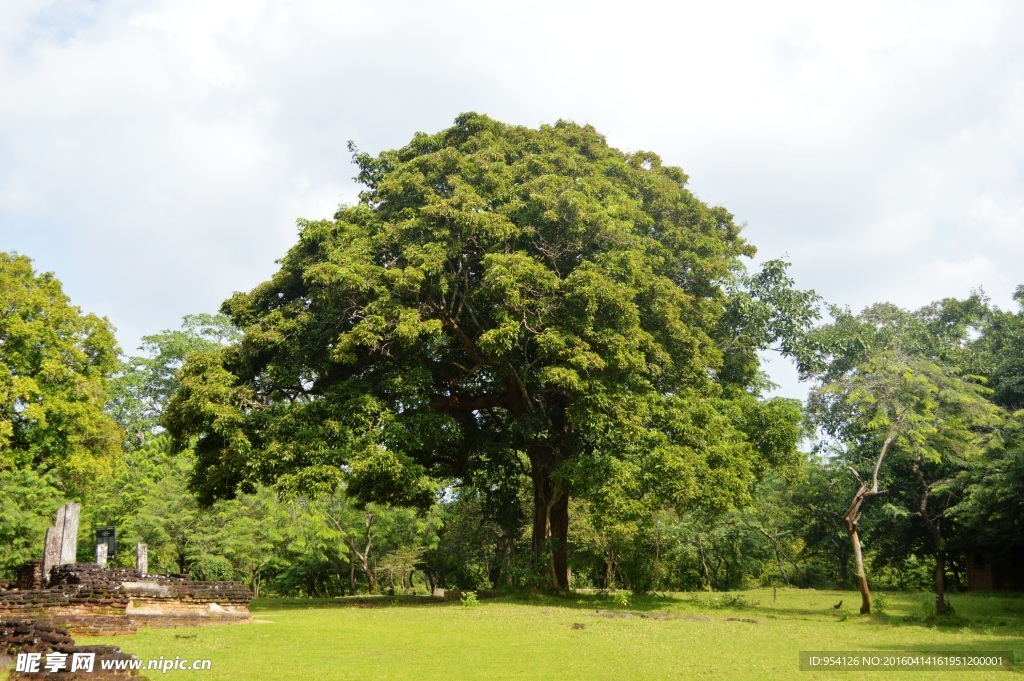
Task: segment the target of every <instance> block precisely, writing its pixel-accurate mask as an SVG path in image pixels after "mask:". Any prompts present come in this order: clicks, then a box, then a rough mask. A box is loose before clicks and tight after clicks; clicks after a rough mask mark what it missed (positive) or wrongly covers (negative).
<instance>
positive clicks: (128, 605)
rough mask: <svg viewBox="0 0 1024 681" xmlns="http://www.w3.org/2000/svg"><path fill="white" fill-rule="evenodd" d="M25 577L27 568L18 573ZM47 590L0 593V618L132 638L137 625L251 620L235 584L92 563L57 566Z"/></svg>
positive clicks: (241, 588)
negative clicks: (34, 621)
mask: <svg viewBox="0 0 1024 681" xmlns="http://www.w3.org/2000/svg"><path fill="white" fill-rule="evenodd" d="M23 571H24V572H25V573H26V574H28V572H29V570H28V568H27V566H26V568H25V569H24V570H23ZM49 584H50V585H49V587H48V588H46V589H21V588H17V587H13V588H6V589H0V616H4V615H7V616H17V617H32V618H36V619H39V620H42V621H46V622H50V623H54V624H62V625H65V626H69V627H70V628H71V630H72V632H73V633H75V634H88V635H92V634H97V635H108V634H131V633H134V632H135V630H136V624H137V623H141V624H144V625H145V626H188V625H195V624H213V623H221V622H232V621H246V620H248V619H250V614H249V601H250V600H252V594H251V592H250V591H249V589H248V588H246V587H245V585H244V584H241V583H239V582H204V581H194V580H192V579H191V578H190V577H188V576H187V575H172V576H167V575H142V574H141V573H139V571H138V570H135V569H132V568H113V569H108V568H102V567H100V566H99V565H96V564H94V563H75V564H71V565H58V566H55V567H54V568H53V570H52V571H51V572H50V582H49Z"/></svg>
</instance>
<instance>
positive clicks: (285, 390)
mask: <svg viewBox="0 0 1024 681" xmlns="http://www.w3.org/2000/svg"><path fill="white" fill-rule="evenodd" d="M355 160H356V163H357V165H358V167H359V175H358V180H359V181H360V182H361V183H362V184H363V185H364V186H365V191H363V192H362V194H361V195H360V200H359V202H358V204H356V205H354V206H343V207H342V208H341V209H340V210H339V211H338V212H337V214H336V215H335V216H334V219H333V220H321V221H300V232H299V241H298V243H297V244H296V245H295V246H294V247H293V248H292V249H291V250H290V251H289V252H288V254H287V255H286V256H285V257H284V258H283V259H282V260H281V267H280V270H279V271H278V272H277V273H276V274H275V275H274V276H273V278H272V279H270V280H269V281H267V282H265V283H263V284H261V285H260V286H258V287H256V288H255V289H254V290H253V291H251V292H249V293H239V294H236V295H235V296H234V297H232V298H231V299H230V300H228V301H227V302H226V303H225V304H224V306H223V311H224V312H225V313H226V314H227V315H229V317H230V318H231V320H232V322H233V323H234V324H235V325H237V326H238V327H239V328H241V329H242V330H243V332H244V337H243V339H242V340H241V341H240V342H238V343H235V344H233V345H231V346H229V347H228V348H226V349H225V350H224V351H222V352H211V353H207V354H205V355H197V356H193V358H192V360H191V361H189V362H188V363H187V364H186V366H185V367H184V369H183V373H182V378H181V389H180V390H179V391H178V392H177V394H176V396H175V398H174V399H173V401H172V403H171V405H170V408H169V409H168V412H167V414H166V415H165V417H164V424H165V425H166V426H167V428H168V429H169V431H170V432H171V433H172V435H173V436H174V438H175V442H176V445H177V446H178V447H186V446H190V445H192V444H194V446H195V449H196V453H197V466H196V472H195V475H194V476H193V479H192V486H193V488H194V489H195V490H196V491H197V492H198V493H199V495H200V496H201V498H202V499H204V500H206V501H210V500H212V499H213V498H215V497H218V496H230V495H231V494H233V493H235V492H236V490H238V489H251V488H252V487H253V486H254V485H255V484H256V483H258V482H260V481H275V482H277V483H278V484H279V485H282V486H285V487H293V488H298V489H303V490H309V489H314V488H316V487H319V486H324V487H330V486H332V485H335V484H337V483H338V482H339V481H341V480H342V479H347V480H346V485H347V489H348V491H349V492H350V493H351V494H353V495H354V496H356V497H357V498H358V499H361V500H362V501H364V502H368V501H383V502H390V503H398V504H414V505H419V506H426V505H428V504H429V503H430V501H431V500H432V499H433V497H434V495H435V494H436V493H437V483H436V482H435V481H437V480H441V481H445V480H455V481H467V480H475V479H479V478H480V477H481V476H482V475H484V474H486V476H487V477H488V479H489V480H490V481H491V483H492V484H500V482H501V481H502V480H507V479H515V478H516V477H518V476H519V475H520V474H523V473H525V474H526V475H528V476H529V477H530V479H531V480H532V484H533V514H532V515H533V535H532V536H533V546H534V549H535V550H536V551H537V553H538V555H543V556H546V558H545V559H544V560H543V561H542V564H543V565H545V566H546V571H547V572H548V574H549V576H550V578H551V580H552V582H553V583H555V584H557V585H559V586H562V587H565V586H566V585H567V540H568V522H569V498H570V496H572V495H577V496H581V497H586V498H590V499H593V500H594V501H595V503H596V504H599V505H600V504H606V505H619V506H624V507H629V506H630V505H631V504H632V502H631V501H630V500H633V501H640V500H643V502H644V503H645V504H646V503H649V502H648V500H654V502H650V503H652V504H653V505H658V504H662V503H667V504H670V505H673V506H676V507H684V506H694V505H696V506H704V507H720V506H724V505H727V504H729V503H731V502H733V501H735V500H737V499H741V498H743V497H744V495H745V494H746V493H747V491H748V489H749V487H750V485H751V484H752V483H753V482H754V481H755V479H756V478H757V477H758V476H759V475H760V474H761V473H763V472H764V471H765V470H766V469H767V468H768V467H770V466H771V465H773V464H775V463H777V462H781V461H783V460H788V459H789V458H791V457H792V456H793V454H794V451H795V440H796V436H797V431H796V420H797V418H798V413H797V410H796V409H795V408H794V407H793V405H792V404H790V403H786V402H762V401H760V400H759V399H757V398H756V397H755V395H754V392H756V391H754V390H751V386H754V385H757V384H758V381H759V380H760V379H759V376H758V372H757V351H758V350H759V349H761V348H762V347H764V346H765V345H767V344H768V343H772V342H774V341H778V340H780V339H781V338H782V337H783V336H785V335H786V334H787V333H789V332H790V331H791V330H792V329H794V328H797V327H800V326H801V325H802V323H803V322H804V321H806V320H807V319H809V318H810V316H811V313H810V312H809V308H808V307H807V305H806V303H807V302H808V301H809V300H810V297H808V296H806V295H804V296H801V295H795V296H794V295H788V296H787V295H780V292H784V291H790V293H792V292H791V290H790V289H788V284H789V282H788V279H786V278H785V276H784V267H782V266H779V265H778V264H773V265H772V266H771V267H769V268H768V269H767V270H766V274H765V275H764V276H761V277H759V278H756V279H748V280H744V279H743V277H742V275H741V269H742V268H741V264H740V258H741V257H742V256H751V255H752V254H753V253H754V248H753V247H752V246H751V245H750V244H748V243H747V242H746V241H744V239H742V238H741V237H740V230H739V228H738V227H737V226H736V225H735V224H734V222H733V220H732V216H731V215H730V214H729V213H728V212H727V211H726V210H724V209H722V208H715V207H710V206H708V205H706V204H705V203H703V202H701V201H700V200H698V199H697V198H696V197H695V196H694V195H693V194H692V193H691V192H690V191H689V190H688V189H687V188H686V181H687V177H686V175H685V174H684V173H683V172H682V171H681V170H680V169H679V168H675V167H669V166H664V165H662V163H661V160H660V159H659V158H658V156H656V155H655V154H653V153H647V152H638V153H633V154H628V153H623V152H621V151H618V150H616V149H614V148H612V147H610V146H608V144H607V143H606V141H605V139H604V138H603V137H602V136H601V135H600V134H598V133H597V132H596V131H595V130H594V129H593V128H591V127H589V126H580V125H576V124H573V123H566V122H559V123H558V124H556V125H554V126H543V127H541V128H540V129H539V130H535V129H528V128H524V127H516V126H509V125H505V124H502V123H499V122H497V121H494V120H491V119H489V118H487V117H486V116H481V115H477V114H464V115H461V116H459V117H458V118H457V119H456V122H455V125H454V126H453V127H451V128H449V129H447V130H444V131H442V132H440V133H437V134H434V135H425V134H418V135H416V137H415V138H414V139H413V140H412V141H411V142H410V143H409V144H408V145H407V146H405V147H403V148H401V149H398V150H394V151H386V152H384V153H382V154H380V155H379V156H376V157H373V156H370V155H368V154H364V153H356V154H355ZM744 281H749V282H750V283H752V284H755V285H752V286H747V287H744V286H742V284H743V282H744ZM730 290H732V291H733V295H732V297H730V295H728V291H730ZM780 320H781V322H782V323H780V324H778V325H775V322H779V321H780Z"/></svg>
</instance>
